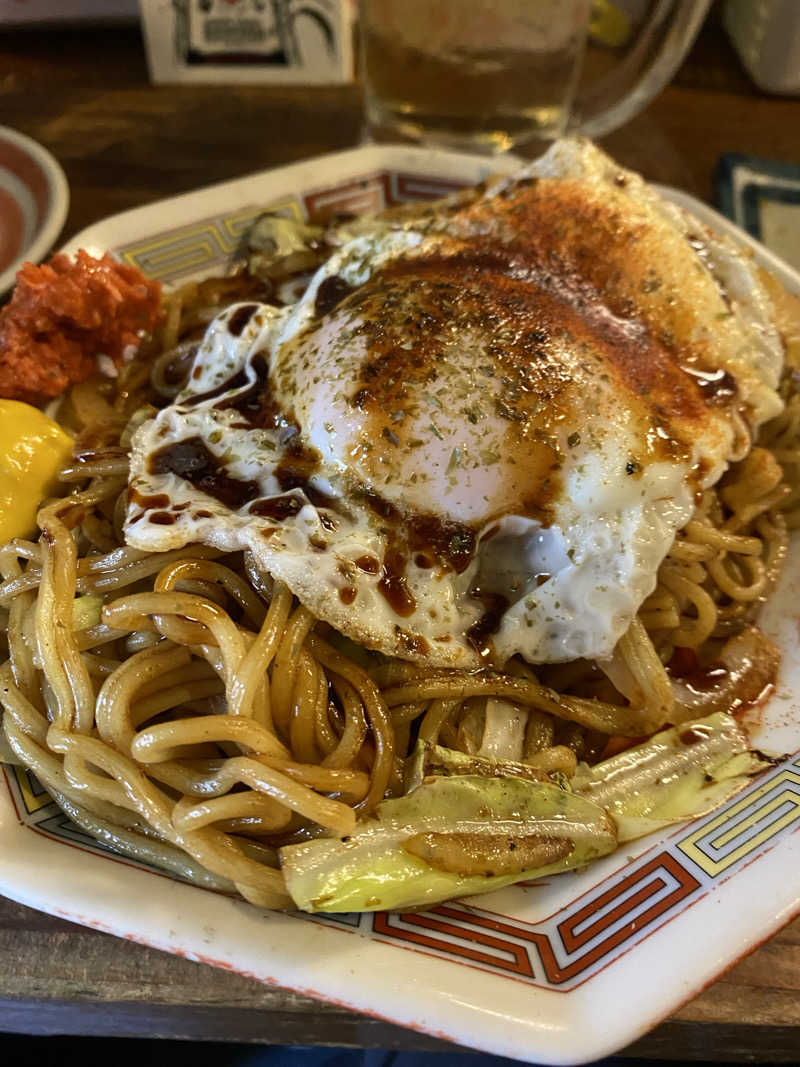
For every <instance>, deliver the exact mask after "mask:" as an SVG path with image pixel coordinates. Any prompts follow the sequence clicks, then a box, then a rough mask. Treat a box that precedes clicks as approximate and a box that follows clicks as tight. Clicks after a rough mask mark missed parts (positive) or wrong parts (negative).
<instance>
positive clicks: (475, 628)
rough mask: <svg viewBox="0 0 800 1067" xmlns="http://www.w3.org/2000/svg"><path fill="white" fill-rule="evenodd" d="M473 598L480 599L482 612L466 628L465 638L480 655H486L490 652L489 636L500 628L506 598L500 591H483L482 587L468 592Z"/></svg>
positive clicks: (506, 606)
mask: <svg viewBox="0 0 800 1067" xmlns="http://www.w3.org/2000/svg"><path fill="white" fill-rule="evenodd" d="M470 596H471V597H472V599H473V600H480V601H481V603H482V604H483V614H482V615H481V617H480V618H479V619H478V620H477V622H474V623H473V624H472V626H470V628H469V629H468V630H467V635H466V636H467V640H468V641H469V643H470V644H471V645H472V646H473V648H474V649H475V650H476V651H477V652H478V654H479V655H481V656H488V655H489V654H490V652H491V642H490V638H491V636H492V634H496V633H497V631H498V630H499V629H500V623H501V622H502V619H503V615H505V613H506V609H507V608H508V600H507V599H506V597H504V596H501V595H500V593H489V592H484V590H482V589H473V590H472V591H471V592H470Z"/></svg>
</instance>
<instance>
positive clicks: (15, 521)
mask: <svg viewBox="0 0 800 1067" xmlns="http://www.w3.org/2000/svg"><path fill="white" fill-rule="evenodd" d="M71 456H72V438H71V437H70V436H69V434H66V433H65V432H64V431H63V430H62V429H61V427H60V426H59V425H58V423H57V422H53V420H52V419H49V418H48V417H47V415H44V414H43V413H42V412H41V411H39V409H38V408H34V407H31V405H30V404H23V403H22V402H21V401H18V400H0V544H5V543H6V541H10V540H11V538H12V537H25V536H27V535H29V534H32V533H33V531H34V530H35V528H36V513H37V511H38V510H39V507H40V506H41V503H42V500H43V499H44V498H45V497H46V496H48V495H49V494H50V493H51V492H52V491H53V489H54V488H55V482H56V476H57V475H58V472H59V470H60V469H61V468H62V467H64V466H66V465H67V463H68V462H69V460H70V458H71Z"/></svg>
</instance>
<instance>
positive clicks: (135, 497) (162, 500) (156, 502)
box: [128, 485, 169, 511]
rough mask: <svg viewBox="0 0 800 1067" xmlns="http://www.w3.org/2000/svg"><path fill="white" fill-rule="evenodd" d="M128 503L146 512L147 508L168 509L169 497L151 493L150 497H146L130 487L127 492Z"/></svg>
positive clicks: (163, 494) (164, 494) (133, 487)
mask: <svg viewBox="0 0 800 1067" xmlns="http://www.w3.org/2000/svg"><path fill="white" fill-rule="evenodd" d="M128 503H129V504H137V505H138V506H139V507H140V508H143V509H144V510H145V511H147V510H148V509H149V508H166V507H169V497H168V496H167V494H166V493H153V494H152V495H151V496H146V495H145V494H143V493H140V492H139V490H138V489H137V488H136V487H135V486H133V485H132V486H131V487H130V489H129V490H128Z"/></svg>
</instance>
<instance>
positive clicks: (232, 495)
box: [149, 437, 260, 511]
mask: <svg viewBox="0 0 800 1067" xmlns="http://www.w3.org/2000/svg"><path fill="white" fill-rule="evenodd" d="M149 471H150V473H151V474H176V475H177V476H178V477H179V478H183V479H184V480H185V481H187V482H190V483H191V484H192V485H193V486H195V488H197V489H199V490H200V491H201V492H202V493H206V494H208V496H212V497H214V499H215V500H219V501H220V503H221V504H225V506H226V507H229V508H231V509H232V510H234V511H236V510H238V509H239V508H241V507H242V506H243V505H244V504H247V503H249V502H250V501H251V500H254V499H255V498H256V497H257V496H258V495H259V492H260V490H259V486H258V482H253V481H247V480H244V479H239V478H231V477H230V475H228V474H225V473H224V471H223V470H222V465H221V464H220V462H219V460H218V459H217V457H216V456H215V455H214V454H213V453H212V452H210V451H209V450H208V448H207V447H206V445H205V442H204V441H203V439H202V438H201V437H188V438H186V439H184V440H183V441H176V442H175V443H174V444H171V445H165V446H164V447H163V448H159V449H158V450H157V451H156V452H154V453H153V454H152V456H151V457H150V464H149Z"/></svg>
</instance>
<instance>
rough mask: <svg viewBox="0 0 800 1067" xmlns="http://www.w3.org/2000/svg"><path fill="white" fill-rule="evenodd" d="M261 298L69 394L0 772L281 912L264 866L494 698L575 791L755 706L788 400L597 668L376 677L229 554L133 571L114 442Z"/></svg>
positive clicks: (181, 296)
mask: <svg viewBox="0 0 800 1067" xmlns="http://www.w3.org/2000/svg"><path fill="white" fill-rule="evenodd" d="M253 284H254V283H253V281H252V280H251V279H249V278H248V277H247V276H239V277H234V278H225V279H218V280H212V281H210V282H205V283H202V284H201V285H190V286H187V287H185V288H183V289H181V290H179V291H178V292H177V293H175V294H172V295H171V296H169V297H167V298H166V301H165V308H166V318H165V321H164V324H163V326H162V327H161V329H160V331H159V332H158V335H157V336H156V337H155V338H154V340H153V342H152V344H151V345H150V347H149V349H148V350H146V351H143V352H142V353H140V356H139V358H138V359H137V360H135V361H134V362H133V363H131V364H129V365H128V366H127V367H125V368H124V369H123V372H122V374H121V376H120V378H119V380H118V381H117V383H115V384H114V385H110V384H109V383H106V384H105V385H104V386H102V388H98V384H97V383H96V382H93V383H91V385H81V386H76V387H75V388H73V390H72V391H71V394H70V395H69V397H68V398H67V400H66V401H65V403H64V405H63V408H62V414H63V418H64V420H65V422H66V423H67V424H69V426H70V428H71V429H73V430H74V431H76V432H77V443H76V459H75V462H74V464H73V465H72V466H71V467H70V468H68V469H67V470H66V471H64V472H63V475H62V478H63V481H64V483H65V486H66V490H68V492H66V495H64V496H63V497H61V498H59V499H56V500H54V501H51V502H49V503H47V504H46V505H45V506H44V507H43V508H42V510H41V512H40V514H39V526H40V529H41V536H40V538H39V540H38V541H37V542H32V541H15V542H11V543H10V544H9V545H7V546H6V547H5V548H3V549H2V550H0V569H1V570H2V577H3V583H2V585H1V586H0V604H2V605H3V606H4V608H5V611H6V612H7V616H8V617H7V621H6V624H5V635H6V641H7V644H8V659H7V661H6V662H5V663H4V665H3V666H2V667H1V668H0V699H1V700H2V704H3V707H4V709H5V713H4V716H3V727H4V733H5V738H6V742H7V745H8V748H9V749H10V752H9V753H8V754H7V755H8V758H13V759H14V760H16V761H18V762H20V763H22V764H23V765H24V766H26V767H28V768H30V769H31V770H32V771H33V772H34V773H35V774H36V776H37V777H38V778H39V779H40V781H41V782H42V783H43V784H44V785H45V786H46V787H47V789H48V790H49V791H50V792H51V794H52V795H53V797H54V798H55V799H56V801H57V802H58V804H59V805H60V806H61V807H62V809H63V810H64V812H65V813H66V814H67V815H68V816H69V817H70V818H71V819H73V820H74V821H75V822H76V823H77V824H78V825H80V826H81V827H83V828H84V829H85V830H86V831H88V832H89V833H91V834H93V835H94V836H95V837H96V838H97V839H98V840H100V841H102V842H104V843H106V844H107V845H109V846H110V847H112V848H113V849H115V850H117V851H120V852H123V853H125V854H127V855H130V856H133V857H136V858H138V859H140V860H142V861H146V862H148V863H152V864H155V865H157V866H159V867H162V868H164V869H167V870H169V871H171V872H173V873H175V874H177V875H179V876H181V877H183V878H186V879H189V880H191V881H193V882H196V883H197V884H200V885H203V886H207V887H210V888H215V889H219V890H222V891H226V892H238V893H239V894H241V895H242V896H243V897H244V898H246V899H247V900H249V901H251V902H253V903H255V904H258V905H261V906H264V907H268V908H282V907H287V906H290V904H291V900H290V898H289V896H288V894H287V892H286V889H285V887H284V880H283V875H282V873H281V870H280V868H279V863H278V857H277V851H276V850H277V848H279V847H280V846H281V845H284V844H287V843H291V842H296V841H302V840H304V839H307V838H309V837H314V836H316V835H319V834H324V833H326V832H328V831H332V832H334V833H336V834H338V835H347V834H348V833H349V832H351V831H352V830H353V829H354V827H355V825H356V819H357V818H358V817H360V816H364V815H368V814H370V813H373V812H374V811H375V809H376V807H377V805H378V804H379V802H380V801H381V800H382V799H383V798H384V797H385V796H387V795H389V796H396V795H399V794H400V793H401V792H402V789H403V774H404V764H405V762H406V761H407V758H408V756H409V753H410V749H411V747H412V744H413V742H414V740H415V739H416V738H419V739H422V740H423V741H426V742H430V743H436V742H440V743H442V744H444V745H446V746H448V747H450V748H455V749H461V750H462V751H466V752H474V751H475V748H476V743H475V734H476V730H477V731H479V730H480V722H481V715H482V709H483V705H484V704H485V700H486V698H489V697H495V698H501V699H503V700H506V701H509V702H511V703H512V704H515V705H518V706H520V707H522V708H524V709H526V710H527V711H528V719H527V726H526V729H525V741H524V750H523V759H524V761H525V762H526V763H528V764H529V765H530V766H531V767H533V768H536V769H538V770H540V771H542V772H547V773H553V772H558V773H560V774H562V775H566V776H567V777H569V776H570V775H572V774H573V773H574V771H575V767H576V763H577V761H578V760H586V761H588V762H590V763H591V762H594V761H596V760H597V759H598V758H599V757H600V756H601V755H602V754H603V752H606V751H609V750H610V747H611V748H613V746H614V745H615V744H617V743H618V742H617V740H615V739H619V738H637V737H641V736H643V735H649V734H652V733H653V732H654V731H656V730H657V729H659V727H661V726H663V725H664V724H665V723H667V722H670V723H680V722H682V721H685V720H687V719H689V718H692V717H696V716H698V715H705V714H708V713H710V712H711V711H714V710H717V709H722V708H724V709H728V708H730V707H731V706H732V705H735V703H736V702H737V701H738V702H746V701H748V700H752V699H755V698H756V697H757V696H758V695H759V693H760V692H761V690H762V689H763V688H764V686H765V685H766V684H768V683H769V681H770V680H771V679H772V677H773V674H774V666H775V661H774V651H773V649H772V646H771V645H769V643H768V642H766V641H765V640H764V639H763V638H762V636H761V635H760V633H759V631H758V630H757V629H755V627H754V626H753V625H752V622H753V620H754V618H755V615H756V613H757V610H758V607H759V605H760V604H761V603H763V601H764V599H765V598H766V597H768V596H769V594H770V592H771V590H772V588H773V587H774V585H775V582H776V580H777V578H778V575H779V574H780V570H781V567H782V565H783V563H784V559H785V556H786V551H787V543H788V532H787V531H788V529H789V528H794V527H796V526H798V525H800V506H799V505H798V501H800V478H798V474H799V473H800V445H799V444H798V440H799V437H798V431H799V430H800V398H798V397H797V396H795V395H794V392H793V390H792V387H791V378H790V377H788V376H787V378H786V380H785V384H784V394H785V396H784V399H785V400H786V408H785V410H784V412H783V414H781V415H780V416H779V417H778V418H777V419H775V420H773V422H771V423H769V424H768V425H767V426H766V427H765V428H764V430H763V432H762V434H761V437H760V442H759V443H758V444H757V445H756V446H755V447H754V448H752V449H751V450H748V451H747V452H746V454H745V455H743V457H742V458H741V460H740V461H739V462H738V463H736V464H734V465H733V466H732V468H731V469H730V471H729V472H728V474H726V476H725V477H724V478H723V480H722V481H721V482H720V483H719V485H717V486H716V487H714V488H713V489H708V490H706V491H705V492H703V493H702V495H701V497H700V498H699V500H698V502H697V508H696V511H695V514H694V516H693V517H692V519H691V521H690V522H689V523H688V524H687V525H686V527H685V528H684V529H683V530H682V531H681V532H680V533H679V535H678V536H677V538H676V539H675V542H674V544H673V546H672V549H671V551H670V552H669V554H668V556H667V557H666V559H665V560H664V562H663V564H662V566H661V569H660V572H659V580H658V585H657V588H656V590H655V591H654V592H653V593H652V594H651V595H650V596H649V597H648V598H647V599H646V601H645V602H644V604H643V605H642V607H641V610H640V612H639V615H638V618H636V619H635V620H634V622H633V623H632V624H631V626H630V628H629V630H628V632H627V633H626V634H625V635H624V637H623V638H622V639H621V640H620V642H619V644H618V646H617V649H616V651H615V655H614V657H613V659H612V661H611V662H610V663H604V664H603V665H602V668H599V667H598V664H596V663H594V662H591V661H585V660H579V661H576V662H573V663H567V664H561V665H554V666H546V667H541V668H537V669H535V670H534V669H533V668H532V667H530V666H529V665H527V664H525V663H523V662H522V661H521V660H517V659H513V660H511V661H510V662H508V663H507V664H505V665H504V666H503V667H502V668H501V667H497V668H494V669H485V670H481V671H477V672H471V673H470V672H465V671H457V670H449V669H433V668H424V667H420V666H419V665H418V664H412V663H408V662H404V661H401V660H390V659H387V658H386V657H375V656H372V657H370V656H367V655H365V654H364V653H363V651H362V650H360V649H357V648H355V647H354V646H352V645H351V644H350V643H349V642H346V641H342V639H341V638H340V637H339V636H338V635H336V634H335V633H332V632H331V631H330V630H329V628H328V627H327V626H326V625H325V624H324V623H320V622H318V621H317V620H316V619H315V618H314V616H313V615H312V614H311V613H310V612H309V611H308V610H307V609H306V608H305V607H303V606H302V605H300V604H298V603H297V602H296V601H295V600H294V598H293V596H292V595H291V593H290V592H289V591H288V590H287V588H286V587H285V586H284V585H282V584H280V583H274V584H272V583H270V582H269V580H268V579H265V578H264V577H263V576H262V575H260V574H259V573H258V572H257V571H256V570H255V568H254V567H253V565H252V560H250V559H249V558H248V557H247V556H246V555H244V554H242V553H236V554H229V555H223V554H221V553H220V552H217V551H215V550H213V549H210V548H206V547H203V546H200V545H194V546H189V547H187V548H183V549H179V550H176V551H173V552H166V553H159V554H152V553H150V554H148V553H145V552H141V551H137V550H136V549H133V548H130V547H127V546H126V545H125V542H124V538H123V536H122V520H123V517H124V507H125V503H124V501H125V491H126V488H127V478H128V460H127V449H128V443H129V440H130V433H131V427H130V425H128V423H129V419H130V417H131V416H132V415H133V414H134V412H136V411H137V409H139V408H140V407H141V405H142V404H143V403H145V402H148V401H149V402H153V403H155V404H163V403H165V402H168V401H169V400H170V399H171V398H172V397H173V396H174V395H175V394H176V393H177V391H178V390H179V388H180V386H181V383H182V382H183V380H184V379H185V376H186V373H187V372H188V369H189V365H190V362H191V356H192V352H193V338H196V336H197V335H198V333H199V332H201V331H202V329H203V328H204V327H205V326H206V325H207V323H208V322H209V321H210V320H211V319H212V318H213V316H214V315H215V314H216V313H217V312H218V311H219V309H220V308H221V307H223V306H225V305H226V304H228V303H230V302H231V301H233V300H235V299H239V298H242V297H247V296H250V295H251V290H252V287H253ZM134 421H135V420H134ZM76 597H77V599H76ZM687 655H688V656H689V657H690V662H689V668H690V670H689V671H688V674H689V675H691V673H692V670H695V671H702V670H703V669H704V668H706V667H707V666H708V665H709V664H714V665H716V667H717V668H719V665H720V664H721V665H722V668H723V669H722V670H719V669H718V670H717V677H716V679H712V682H713V684H708V680H707V679H706V680H705V683H704V684H691V679H689V680H682V675H681V672H680V671H677V672H676V671H672V672H671V673H668V671H667V667H666V665H667V664H673V663H675V661H676V659H677V660H680V657H681V656H683V657H684V658H685V657H686V656H687ZM720 678H721V680H720ZM695 683H696V679H695ZM610 739H611V741H610ZM609 741H610V745H609Z"/></svg>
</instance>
